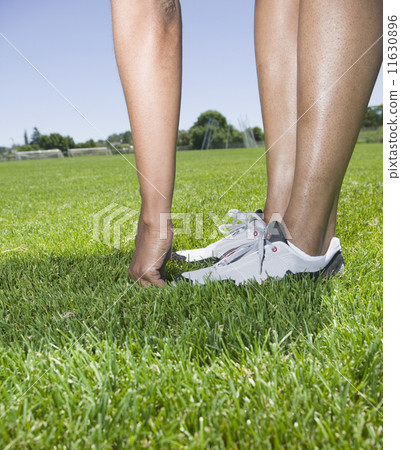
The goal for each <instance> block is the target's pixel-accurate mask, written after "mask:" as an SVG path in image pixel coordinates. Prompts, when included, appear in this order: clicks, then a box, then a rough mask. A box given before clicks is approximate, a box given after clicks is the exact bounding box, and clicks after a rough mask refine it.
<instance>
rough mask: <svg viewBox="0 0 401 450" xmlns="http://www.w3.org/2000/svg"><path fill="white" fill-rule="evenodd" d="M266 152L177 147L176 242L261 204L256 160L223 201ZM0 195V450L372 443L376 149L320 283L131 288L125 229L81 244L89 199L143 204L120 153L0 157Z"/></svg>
mask: <svg viewBox="0 0 401 450" xmlns="http://www.w3.org/2000/svg"><path fill="white" fill-rule="evenodd" d="M262 152H263V151H262V150H261V149H254V150H246V149H241V150H231V151H230V150H222V151H208V152H199V151H193V152H180V153H179V154H178V175H177V182H176V191H175V212H180V213H181V212H187V213H191V214H192V216H191V217H193V218H195V214H196V213H198V214H201V213H203V218H204V234H203V237H202V238H200V239H195V237H194V233H193V234H192V236H191V235H178V236H177V237H176V239H175V248H176V249H182V248H185V247H187V246H203V245H205V244H207V243H210V242H212V240H213V234H212V232H213V230H214V229H215V225H214V223H213V220H212V218H211V217H212V216H211V215H209V213H213V214H215V216H218V217H220V218H222V220H223V218H224V215H225V214H226V213H227V210H228V209H230V208H234V207H236V208H239V209H242V210H252V209H256V208H259V207H262V206H263V203H264V192H265V169H264V160H263V158H262V159H261V160H260V161H259V162H258V163H257V164H256V165H255V166H254V167H253V168H252V169H251V170H250V171H249V172H248V173H247V175H246V176H245V177H243V178H241V179H240V180H239V182H238V183H237V184H235V186H234V187H233V188H232V189H231V190H229V191H228V192H227V193H225V192H226V190H227V189H228V188H229V187H230V186H231V184H232V183H233V182H234V181H235V180H236V179H237V177H239V176H240V175H241V174H242V173H243V171H244V170H245V169H246V168H248V167H249V166H250V165H251V164H252V163H253V162H254V161H255V160H256V159H257V158H258V157H259V156H261V155H262ZM129 159H130V160H131V161H133V159H132V157H130V158H129ZM0 192H1V196H0V208H1V209H0V230H1V231H0V447H1V448H21V447H25V448H56V447H57V448H120V447H135V448H142V447H150V448H194V449H198V448H199V449H200V448H236V447H238V448H286V449H291V448H336V447H339V448H351V447H352V448H375V447H381V445H382V431H383V430H382V147H381V145H380V144H367V145H358V146H357V148H356V151H355V153H354V156H353V159H352V161H351V164H350V168H349V171H348V173H347V175H346V179H345V182H344V186H343V191H342V196H341V200H340V207H339V217H338V236H339V237H340V239H341V242H342V246H343V254H344V258H345V261H346V270H345V273H344V274H343V275H342V276H341V277H338V278H335V279H333V280H329V281H323V280H318V281H317V282H313V281H310V280H297V279H293V278H288V279H285V280H282V281H279V282H277V281H272V282H269V283H266V284H264V285H261V286H259V285H253V284H249V285H247V286H242V287H235V286H232V285H226V284H225V285H219V284H209V285H207V286H205V287H202V286H200V287H199V286H198V287H192V286H189V285H185V284H181V283H180V284H179V285H178V286H177V287H173V286H171V285H169V286H167V287H166V288H165V289H163V290H158V289H157V288H149V289H141V288H139V287H137V286H136V285H133V284H132V283H131V282H130V281H129V279H128V277H127V267H128V264H129V262H130V258H131V254H132V248H133V241H132V239H130V235H132V223H131V224H128V223H126V224H125V225H124V227H123V228H122V239H121V242H122V244H121V248H119V249H118V248H113V247H111V246H109V245H106V244H105V243H104V242H99V241H98V240H95V239H94V237H93V223H94V222H93V217H94V215H95V214H96V213H97V212H98V211H100V210H102V208H105V207H107V206H108V205H110V204H111V203H115V204H116V205H119V206H125V207H127V208H130V209H132V210H134V211H135V210H137V209H138V207H139V203H138V202H139V196H138V184H137V180H136V175H135V173H134V170H133V169H132V167H131V166H130V165H129V164H127V162H126V161H125V160H124V159H122V158H121V157H118V156H106V157H83V158H72V159H64V160H42V161H27V162H15V163H14V162H10V163H2V164H0ZM223 194H224V195H223ZM191 226H192V227H193V226H194V220H193V222H191ZM187 269H189V266H188V265H184V264H180V263H178V262H171V263H169V266H168V277H169V279H170V280H171V279H173V278H174V276H175V275H177V274H178V273H180V272H181V271H184V270H187Z"/></svg>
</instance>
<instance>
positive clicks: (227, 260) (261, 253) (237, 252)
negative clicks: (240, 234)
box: [216, 210, 275, 273]
mask: <svg viewBox="0 0 401 450" xmlns="http://www.w3.org/2000/svg"><path fill="white" fill-rule="evenodd" d="M232 211H233V210H232ZM234 211H235V210H234ZM230 212H231V211H230ZM242 214H249V215H254V216H257V218H258V219H259V220H262V219H260V217H259V216H258V215H257V214H255V213H242ZM263 223H264V222H263ZM234 225H236V224H234ZM245 225H247V223H245V224H238V225H236V226H237V227H238V226H241V227H243V226H245ZM265 227H266V225H265ZM236 229H239V228H236ZM266 229H267V227H266ZM266 229H265V231H266ZM265 236H266V233H258V235H257V239H255V240H253V241H252V242H250V243H249V244H243V245H241V246H240V247H237V248H236V249H234V250H233V251H232V252H230V253H229V254H228V255H226V256H224V257H223V259H221V261H219V262H218V263H217V264H216V265H218V266H225V265H227V264H232V263H233V262H235V261H237V260H238V259H240V258H241V257H242V256H244V255H245V254H247V253H251V252H254V251H256V252H257V254H258V257H259V270H260V273H262V268H263V261H264V259H265V252H266V247H269V248H270V247H272V248H273V249H274V248H275V245H274V244H273V243H271V242H270V241H269V240H268V239H266V237H265ZM273 251H274V250H273Z"/></svg>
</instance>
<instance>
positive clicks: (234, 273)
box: [173, 210, 344, 285]
mask: <svg viewBox="0 0 401 450" xmlns="http://www.w3.org/2000/svg"><path fill="white" fill-rule="evenodd" d="M229 216H230V217H233V219H234V220H233V222H232V224H228V225H222V226H221V227H220V228H219V229H220V231H221V232H226V233H227V232H230V231H231V232H230V233H229V235H228V236H226V237H225V238H223V239H220V240H219V241H217V242H215V243H213V244H210V245H208V246H207V247H205V248H200V249H194V250H183V251H178V252H175V253H174V254H173V259H178V260H182V261H187V262H194V261H213V260H217V262H216V263H215V264H213V265H212V266H210V267H206V268H203V269H199V270H193V271H190V272H184V273H182V274H181V275H179V276H178V277H177V281H179V280H182V281H187V282H190V283H192V284H205V283H206V282H207V281H208V280H209V281H223V280H231V281H234V282H235V284H237V285H239V284H243V283H246V282H247V281H251V280H254V281H256V282H258V283H262V282H263V281H266V280H267V279H269V278H274V279H281V278H283V277H284V276H285V275H287V274H301V273H302V274H308V275H309V276H312V277H318V276H322V277H330V276H332V275H335V274H336V273H339V272H340V271H342V270H343V268H344V259H343V256H342V254H341V245H340V241H339V239H338V238H333V239H332V240H331V243H330V246H329V248H328V250H327V252H326V254H325V255H323V256H309V255H307V254H306V253H305V252H303V251H302V250H300V249H299V248H297V247H296V246H295V245H293V244H291V242H288V241H287V239H286V237H285V231H284V228H283V226H282V225H281V223H279V222H272V223H270V224H269V226H266V224H265V222H264V221H263V219H262V214H261V211H260V210H259V211H256V212H255V213H253V212H248V213H241V211H238V210H231V211H229ZM239 222H240V223H239Z"/></svg>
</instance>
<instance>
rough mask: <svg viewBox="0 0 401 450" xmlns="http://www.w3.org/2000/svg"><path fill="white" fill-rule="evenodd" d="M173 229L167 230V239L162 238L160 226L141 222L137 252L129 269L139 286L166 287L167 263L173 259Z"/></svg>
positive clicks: (137, 239)
mask: <svg viewBox="0 0 401 450" xmlns="http://www.w3.org/2000/svg"><path fill="white" fill-rule="evenodd" d="M172 242H173V228H172V226H171V225H169V226H168V229H167V239H161V238H160V226H149V225H146V224H144V223H143V222H142V221H140V222H139V225H138V231H137V235H136V238H135V252H134V255H133V257H132V261H131V264H130V266H129V269H128V274H129V276H130V277H131V278H132V279H133V280H134V281H135V282H136V283H138V284H139V285H141V286H144V287H147V286H151V285H152V284H153V285H156V286H159V287H162V286H164V280H165V268H166V263H167V261H168V260H169V259H171V247H172Z"/></svg>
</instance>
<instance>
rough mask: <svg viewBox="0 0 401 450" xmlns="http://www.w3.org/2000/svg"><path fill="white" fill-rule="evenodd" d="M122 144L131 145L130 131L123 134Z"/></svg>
mask: <svg viewBox="0 0 401 450" xmlns="http://www.w3.org/2000/svg"><path fill="white" fill-rule="evenodd" d="M120 142H121V143H122V144H129V145H131V144H132V134H131V131H126V132H125V133H123V135H122V138H121V141H120Z"/></svg>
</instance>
